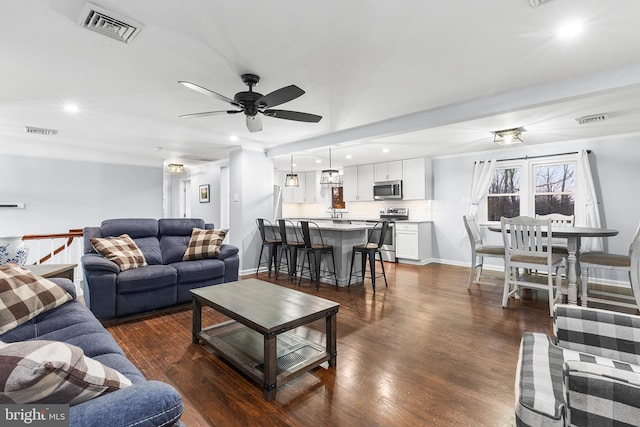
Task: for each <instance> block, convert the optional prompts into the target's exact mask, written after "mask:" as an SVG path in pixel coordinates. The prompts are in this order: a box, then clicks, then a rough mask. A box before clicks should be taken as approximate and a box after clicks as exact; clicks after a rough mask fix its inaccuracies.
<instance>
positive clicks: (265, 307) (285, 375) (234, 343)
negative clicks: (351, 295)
mask: <svg viewBox="0 0 640 427" xmlns="http://www.w3.org/2000/svg"><path fill="white" fill-rule="evenodd" d="M191 295H192V297H193V329H192V338H193V342H194V343H197V342H198V341H200V340H201V341H202V342H203V343H205V344H207V345H209V346H210V347H211V348H213V349H214V350H215V352H216V353H217V354H218V355H219V356H221V357H222V358H224V359H226V360H227V361H228V362H230V363H231V364H233V365H234V366H235V367H237V368H238V369H239V370H241V371H242V372H244V373H245V374H247V375H248V376H249V377H250V378H251V379H253V380H254V381H256V382H257V383H258V384H262V386H263V390H264V398H265V399H266V400H268V401H271V400H273V399H275V397H276V391H277V388H278V387H280V386H281V385H283V384H285V383H287V382H289V381H291V380H292V379H294V378H296V377H298V376H300V375H302V374H303V373H305V372H307V371H309V370H311V369H313V368H316V367H318V366H319V365H320V364H322V363H324V362H329V366H330V367H332V366H335V365H336V355H337V352H336V315H337V314H338V309H339V307H340V304H338V303H336V302H333V301H329V300H326V299H323V298H318V297H315V296H313V295H308V294H305V293H303V292H299V291H295V290H293V289H288V288H285V287H282V286H278V285H274V284H271V283H268V282H264V281H262V280H258V279H247V280H240V281H238V282H229V283H223V284H220V285H213V286H207V287H204V288H198V289H193V290H191ZM203 305H205V306H208V307H211V308H213V309H214V310H216V311H218V312H220V313H222V314H224V315H225V316H227V317H229V318H231V319H232V320H230V321H227V322H224V323H220V324H218V325H214V326H210V327H207V328H204V329H202V306H203ZM323 318H324V319H326V321H325V324H326V334H325V335H326V345H325V347H322V346H319V345H317V344H315V343H312V342H309V341H307V340H305V339H304V338H302V337H300V336H299V335H296V334H295V333H294V331H291V330H292V329H294V328H297V327H299V326H302V325H306V324H308V323H311V322H313V321H316V320H319V319H323Z"/></svg>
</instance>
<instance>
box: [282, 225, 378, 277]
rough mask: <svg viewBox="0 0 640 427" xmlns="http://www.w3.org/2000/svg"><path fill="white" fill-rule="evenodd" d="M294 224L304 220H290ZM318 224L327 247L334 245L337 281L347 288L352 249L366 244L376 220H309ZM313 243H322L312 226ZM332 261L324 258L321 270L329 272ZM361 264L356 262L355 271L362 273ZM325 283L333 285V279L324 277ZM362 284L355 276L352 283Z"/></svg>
mask: <svg viewBox="0 0 640 427" xmlns="http://www.w3.org/2000/svg"><path fill="white" fill-rule="evenodd" d="M288 220H289V221H292V222H293V223H294V224H297V223H298V221H301V220H305V221H306V219H304V218H288ZM309 221H311V222H315V223H316V224H318V227H319V228H320V232H321V233H322V240H323V241H324V244H326V245H332V246H333V251H334V255H335V260H336V279H337V281H338V286H347V284H348V283H349V270H350V268H351V249H352V248H353V246H354V245H358V244H361V243H365V242H366V240H367V230H369V229H371V228H373V225H374V224H375V222H376V221H375V220H372V221H350V220H331V219H315V220H309ZM310 229H311V240H312V243H320V236H318V235H317V232H315V231H314V229H315V227H313V225H311V227H310ZM302 262H303V259H302V254H300V257H299V258H298V265H302ZM330 265H331V261H330V260H329V257H328V256H327V257H324V256H323V258H322V264H321V267H320V268H321V269H322V270H325V271H329V267H330ZM359 265H360V263H359V262H356V268H355V269H354V271H360V269H359V267H358V266H359ZM320 280H321V281H322V282H324V283H331V284H333V278H332V277H324V278H321V279H320ZM359 282H362V279H361V277H357V276H353V279H352V280H351V283H352V284H354V283H359Z"/></svg>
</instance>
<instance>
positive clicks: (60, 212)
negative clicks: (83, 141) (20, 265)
mask: <svg viewBox="0 0 640 427" xmlns="http://www.w3.org/2000/svg"><path fill="white" fill-rule="evenodd" d="M1 160H2V161H1V164H2V169H3V176H4V178H3V179H1V180H0V203H5V202H23V203H25V208H24V209H15V208H0V235H2V234H49V233H64V232H67V231H68V230H69V229H72V228H82V227H85V226H94V225H100V222H101V221H102V220H103V219H106V218H120V217H146V218H159V217H161V216H162V165H161V164H159V165H158V167H157V168H155V167H143V166H127V165H115V164H106V163H88V162H78V161H70V160H57V159H43V158H36V157H21V156H4V155H3V156H2V157H1Z"/></svg>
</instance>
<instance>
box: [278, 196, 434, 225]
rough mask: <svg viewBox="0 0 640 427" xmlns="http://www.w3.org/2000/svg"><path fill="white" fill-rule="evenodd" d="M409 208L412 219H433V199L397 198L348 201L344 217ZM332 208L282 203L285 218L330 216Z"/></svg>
mask: <svg viewBox="0 0 640 427" xmlns="http://www.w3.org/2000/svg"><path fill="white" fill-rule="evenodd" d="M389 207H392V208H407V209H409V219H410V220H412V221H431V200H406V201H403V200H396V201H379V202H346V207H345V209H340V210H338V211H343V212H344V213H343V214H342V217H343V218H345V219H349V218H357V219H376V218H378V217H379V216H380V209H384V208H389ZM329 211H330V208H329V206H328V205H327V203H285V204H283V205H282V216H283V217H285V218H325V217H326V218H329V215H330V214H329Z"/></svg>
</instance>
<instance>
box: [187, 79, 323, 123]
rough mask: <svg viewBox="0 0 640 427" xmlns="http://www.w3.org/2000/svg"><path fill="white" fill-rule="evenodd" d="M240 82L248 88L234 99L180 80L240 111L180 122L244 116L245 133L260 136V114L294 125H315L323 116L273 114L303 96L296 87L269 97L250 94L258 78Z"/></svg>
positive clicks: (212, 112) (280, 90)
mask: <svg viewBox="0 0 640 427" xmlns="http://www.w3.org/2000/svg"><path fill="white" fill-rule="evenodd" d="M240 77H241V78H242V81H243V82H244V83H245V84H246V85H247V86H249V90H246V91H242V92H238V93H236V94H235V96H234V97H233V99H231V98H228V97H226V96H224V95H221V94H219V93H217V92H214V91H212V90H209V89H207V88H205V87H202V86H200V85H197V84H195V83H191V82H188V81H184V80H180V81H178V83H180V84H181V85H183V86H185V87H187V88H189V89H191V90H194V91H196V92H200V93H202V94H204V95H208V96H212V97H214V98H218V99H219V100H221V101H224V102H227V103H229V104H231V105H232V106H234V107H236V108H239V109H238V110H219V111H205V112H202V113H193V114H183V115H181V116H178V117H181V118H191V117H205V116H213V115H218V114H237V113H244V115H245V117H246V119H245V123H246V125H247V129H249V131H250V132H259V131H261V130H262V119H261V117H260V115H259V114H263V115H265V116H267V117H274V118H276V119H285V120H293V121H297V122H307V123H317V122H319V121H320V120H321V119H322V116H318V115H316V114H310V113H302V112H300V111H289V110H274V109H272V108H271V107H275V106H277V105H280V104H284V103H285V102H289V101H292V100H294V99H296V98H298V97H299V96H301V95H303V94H304V93H305V92H304V91H303V90H302V89H300V88H299V87H298V86H296V85H289V86H285V87H283V88H280V89H277V90H274V91H273V92H271V93H268V94H266V95H263V94H261V93H258V92H254V91H253V87H254V86H256V85H257V84H258V82H259V81H260V77H259V76H257V75H256V74H242V75H241V76H240Z"/></svg>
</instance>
